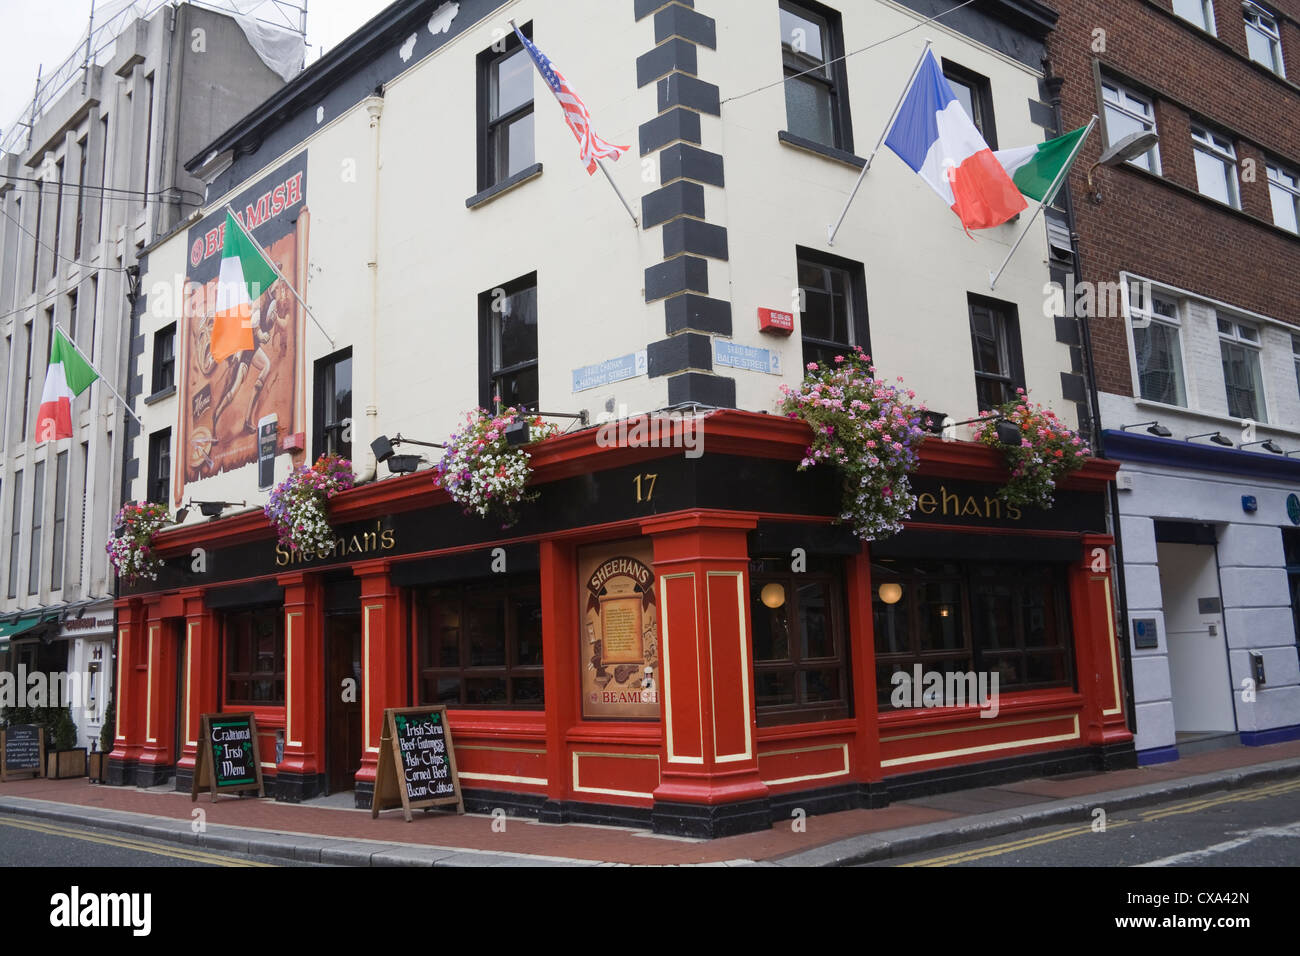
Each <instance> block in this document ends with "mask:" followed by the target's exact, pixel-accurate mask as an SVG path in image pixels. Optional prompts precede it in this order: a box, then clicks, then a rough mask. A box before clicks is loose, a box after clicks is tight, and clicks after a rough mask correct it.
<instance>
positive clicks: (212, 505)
mask: <svg viewBox="0 0 1300 956" xmlns="http://www.w3.org/2000/svg"><path fill="white" fill-rule="evenodd" d="M247 504H248V502H247V501H191V502H190V507H191V508H194V507H197V508H198V509H199V514H201V515H203V517H205V518H207V519H208V520H209V521H216V520H217V519H218V518H220V517H221V513H222V512H223V511H225V510H226V509H227V508H235V507H239V508H243V507H245V506H246V505H247ZM187 510H188V509H187Z"/></svg>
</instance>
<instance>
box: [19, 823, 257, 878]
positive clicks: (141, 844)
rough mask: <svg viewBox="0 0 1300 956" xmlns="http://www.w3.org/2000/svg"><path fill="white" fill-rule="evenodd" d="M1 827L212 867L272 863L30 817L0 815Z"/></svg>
mask: <svg viewBox="0 0 1300 956" xmlns="http://www.w3.org/2000/svg"><path fill="white" fill-rule="evenodd" d="M0 826H6V827H13V828H14V829H17V830H31V831H32V832H34V833H44V834H47V835H48V836H57V837H66V838H68V839H72V840H82V841H84V842H86V843H98V844H100V845H101V846H114V847H118V848H120V849H123V850H135V851H136V852H138V853H153V854H155V855H157V856H166V857H170V858H171V859H174V860H187V861H189V862H191V863H207V864H209V865H211V866H271V865H272V864H270V863H255V862H253V861H251V860H238V859H234V858H233V857H228V856H220V855H218V854H216V853H204V852H203V851H202V850H189V849H185V848H182V847H167V846H163V845H162V844H159V843H151V842H148V841H145V840H137V839H134V838H132V837H124V836H117V835H108V834H100V833H89V832H87V831H85V830H80V829H75V828H72V827H62V826H59V825H57V824H53V823H36V822H33V821H31V820H12V819H5V818H2V817H0Z"/></svg>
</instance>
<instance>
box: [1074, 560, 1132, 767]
mask: <svg viewBox="0 0 1300 956" xmlns="http://www.w3.org/2000/svg"><path fill="white" fill-rule="evenodd" d="M1114 543H1115V541H1114V539H1113V538H1111V537H1110V536H1108V535H1087V536H1085V537H1084V539H1083V560H1082V561H1081V562H1080V563H1078V564H1076V565H1075V566H1074V568H1072V569H1071V571H1070V603H1071V605H1072V607H1073V613H1074V635H1075V649H1076V652H1077V655H1078V673H1079V690H1080V691H1081V692H1082V693H1083V695H1084V698H1085V700H1086V703H1085V705H1084V714H1083V719H1084V721H1085V723H1086V729H1085V733H1084V736H1085V739H1086V740H1087V742H1088V743H1089V744H1091V745H1093V746H1105V745H1111V744H1124V743H1127V742H1129V741H1131V740H1132V739H1133V737H1132V734H1130V733H1129V731H1128V726H1127V724H1126V722H1125V719H1124V677H1123V673H1124V668H1123V658H1122V656H1121V655H1122V653H1123V649H1122V648H1121V647H1120V646H1119V639H1118V635H1117V634H1116V630H1115V607H1114V599H1113V594H1112V590H1111V588H1112V581H1111V561H1110V555H1111V547H1112V546H1113V545H1114Z"/></svg>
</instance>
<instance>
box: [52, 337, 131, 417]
mask: <svg viewBox="0 0 1300 956" xmlns="http://www.w3.org/2000/svg"><path fill="white" fill-rule="evenodd" d="M54 328H55V330H56V331H58V332H62V333H63V340H64V341H65V342H67V343H68V345H70V346H72V351H74V352H76V353H77V354H78V355H80V356H81V358H82V360H83V361H85V363H86V364H87V365H89V366H90V368H91V371H93V372H94V373H95V382H100V383H102V384H103V386H104V387H105V388H106V389H108V390H109V392H110V393H111V394H112V396H113V397H114V398H116V399H117V400H118V402H120V403H121V405H122V408H123V409H125V410H126V413H127V414H128V415H130V416H131V417H132V418H134V419H135V423H136V424H137V425H139V426H140V430H141V431H144V422H142V421H140V416H139V415H137V414H136V413H135V412H134V411H133V410H132V409H131V406H130V405H128V404H127V403H126V399H125V398H123V397H122V396H121V395H119V394H118V393H117V389H115V388H114V387H113V386H112V384H111V383H110V382H109V381H108V379H106V378H105V377H104V373H103V372H101V371H100V370H99V369H97V368H95V363H94V362H92V361H91V360H90V358H89V357H88V356H87V355H86V353H85V352H83V351H81V349H79V348H77V343H76V342H74V341H72V336H71V335H69V334H68V330H67V329H65V328H64V327H63V326H62V325H60V324H59V323H58V322H55V323H54ZM91 384H92V385H93V384H94V382H92V383H91Z"/></svg>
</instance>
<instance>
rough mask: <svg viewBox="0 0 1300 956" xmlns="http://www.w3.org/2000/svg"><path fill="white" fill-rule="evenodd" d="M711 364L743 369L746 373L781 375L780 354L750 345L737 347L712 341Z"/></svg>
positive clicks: (723, 341)
mask: <svg viewBox="0 0 1300 956" xmlns="http://www.w3.org/2000/svg"><path fill="white" fill-rule="evenodd" d="M713 362H714V364H715V365H723V366H726V367H727V368H738V369H743V370H744V371H746V372H763V373H765V374H767V375H780V374H781V353H779V352H775V351H773V350H772V349H760V348H755V347H754V346H751V345H737V344H736V343H735V342H727V341H725V340H723V339H714V340H713Z"/></svg>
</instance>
